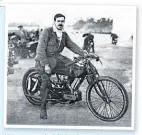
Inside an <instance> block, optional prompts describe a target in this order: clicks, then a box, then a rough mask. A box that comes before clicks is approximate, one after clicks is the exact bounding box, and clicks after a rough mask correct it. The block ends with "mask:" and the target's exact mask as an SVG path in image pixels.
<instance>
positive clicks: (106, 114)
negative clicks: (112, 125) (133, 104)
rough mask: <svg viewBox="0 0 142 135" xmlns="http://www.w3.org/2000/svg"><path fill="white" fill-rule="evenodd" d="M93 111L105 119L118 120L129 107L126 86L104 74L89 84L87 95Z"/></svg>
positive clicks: (89, 105) (98, 116)
mask: <svg viewBox="0 0 142 135" xmlns="http://www.w3.org/2000/svg"><path fill="white" fill-rule="evenodd" d="M86 100H87V104H88V107H89V109H90V110H91V112H92V113H93V114H94V115H95V116H96V117H97V118H99V119H101V120H103V121H108V122H109V121H110V122H111V121H117V120H119V119H120V118H122V117H123V116H124V114H125V113H126V111H127V108H128V95H127V92H126V90H125V88H124V86H123V85H122V84H121V83H120V82H119V81H117V80H116V79H114V78H112V77H107V76H102V77H98V78H96V79H95V81H94V82H93V83H92V84H91V85H89V87H88V89H87V96H86Z"/></svg>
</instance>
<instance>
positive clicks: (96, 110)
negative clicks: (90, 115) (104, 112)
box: [96, 102, 104, 112]
mask: <svg viewBox="0 0 142 135" xmlns="http://www.w3.org/2000/svg"><path fill="white" fill-rule="evenodd" d="M103 103H104V102H102V103H101V104H100V105H99V106H98V107H97V108H96V111H97V110H98V108H99V109H100V107H101V105H102V104H103ZM97 112H98V111H97Z"/></svg>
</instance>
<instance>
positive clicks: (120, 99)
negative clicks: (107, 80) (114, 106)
mask: <svg viewBox="0 0 142 135" xmlns="http://www.w3.org/2000/svg"><path fill="white" fill-rule="evenodd" d="M109 98H111V99H118V101H122V100H123V98H120V97H118V96H117V95H116V96H115V97H109ZM116 101H117V100H116Z"/></svg>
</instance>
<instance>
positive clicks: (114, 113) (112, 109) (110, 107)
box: [109, 104, 117, 116]
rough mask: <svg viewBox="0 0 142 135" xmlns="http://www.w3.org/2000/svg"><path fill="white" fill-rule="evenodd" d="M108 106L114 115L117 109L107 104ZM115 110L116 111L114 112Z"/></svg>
mask: <svg viewBox="0 0 142 135" xmlns="http://www.w3.org/2000/svg"><path fill="white" fill-rule="evenodd" d="M109 107H110V108H111V110H112V112H113V114H114V116H115V114H117V111H116V110H115V109H114V108H113V107H112V106H111V105H110V104H109ZM115 112H116V113H115Z"/></svg>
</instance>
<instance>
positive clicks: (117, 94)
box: [110, 92, 122, 98]
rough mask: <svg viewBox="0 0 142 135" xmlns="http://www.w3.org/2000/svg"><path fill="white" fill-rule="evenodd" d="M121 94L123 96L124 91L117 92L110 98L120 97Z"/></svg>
mask: <svg viewBox="0 0 142 135" xmlns="http://www.w3.org/2000/svg"><path fill="white" fill-rule="evenodd" d="M119 95H120V96H122V93H120V92H119V93H115V94H114V95H113V96H111V97H110V98H112V97H118V96H119Z"/></svg>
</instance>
